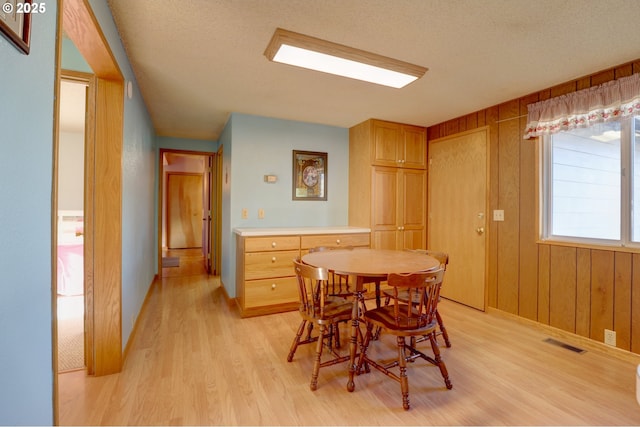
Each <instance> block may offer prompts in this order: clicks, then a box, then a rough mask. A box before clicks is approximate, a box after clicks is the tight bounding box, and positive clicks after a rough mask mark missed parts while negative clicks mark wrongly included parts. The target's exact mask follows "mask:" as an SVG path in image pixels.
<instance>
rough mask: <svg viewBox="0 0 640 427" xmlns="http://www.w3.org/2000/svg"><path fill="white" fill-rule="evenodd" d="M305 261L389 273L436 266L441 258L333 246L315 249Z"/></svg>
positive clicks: (368, 273) (375, 273)
mask: <svg viewBox="0 0 640 427" xmlns="http://www.w3.org/2000/svg"><path fill="white" fill-rule="evenodd" d="M302 261H303V262H304V263H306V264H309V265H313V266H314V267H323V268H326V269H328V270H333V271H336V272H340V273H345V274H350V275H354V276H386V275H388V274H390V273H412V272H414V271H423V270H430V269H432V268H436V267H438V266H439V265H440V263H439V262H438V260H437V259H435V258H433V257H431V256H429V255H425V254H423V253H418V252H411V251H394V250H389V249H369V248H354V249H333V250H328V251H319V252H311V253H309V254H307V255H304V256H303V257H302Z"/></svg>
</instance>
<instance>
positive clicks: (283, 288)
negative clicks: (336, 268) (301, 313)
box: [236, 229, 371, 317]
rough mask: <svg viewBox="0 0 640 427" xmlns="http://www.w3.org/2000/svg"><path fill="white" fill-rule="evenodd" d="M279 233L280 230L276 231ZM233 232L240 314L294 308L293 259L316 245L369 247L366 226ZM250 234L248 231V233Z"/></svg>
mask: <svg viewBox="0 0 640 427" xmlns="http://www.w3.org/2000/svg"><path fill="white" fill-rule="evenodd" d="M280 232H281V233H282V232H283V231H282V230H280ZM274 233H276V234H274V235H267V236H251V235H242V234H236V298H237V302H238V306H239V308H240V315H241V316H242V317H249V316H258V315H262V314H271V313H279V312H283V311H291V310H295V309H297V308H298V288H297V282H296V277H295V274H294V272H293V260H294V259H295V258H297V257H299V256H302V255H304V254H305V253H307V252H308V250H309V248H312V247H316V246H366V247H369V246H370V236H371V235H370V232H369V230H368V229H365V230H363V231H358V232H349V233H340V232H333V233H320V234H313V233H312V232H309V230H306V232H305V233H297V234H292V232H291V231H288V232H287V233H288V234H286V235H281V234H280V235H279V234H277V232H274ZM249 234H250V233H249Z"/></svg>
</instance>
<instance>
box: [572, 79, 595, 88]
mask: <svg viewBox="0 0 640 427" xmlns="http://www.w3.org/2000/svg"><path fill="white" fill-rule="evenodd" d="M590 87H591V77H583V78H581V79H578V80H576V90H582V89H588V88H590Z"/></svg>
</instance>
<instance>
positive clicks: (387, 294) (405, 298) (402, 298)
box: [382, 290, 420, 304]
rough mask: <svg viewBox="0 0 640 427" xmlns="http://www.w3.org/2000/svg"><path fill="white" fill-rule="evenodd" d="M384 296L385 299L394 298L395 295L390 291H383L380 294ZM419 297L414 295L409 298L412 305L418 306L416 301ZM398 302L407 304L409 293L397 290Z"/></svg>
mask: <svg viewBox="0 0 640 427" xmlns="http://www.w3.org/2000/svg"><path fill="white" fill-rule="evenodd" d="M382 293H383V294H384V296H385V297H386V298H395V295H394V294H393V292H392V291H389V290H384V291H383V292H382ZM418 298H419V295H417V294H414V295H413V298H411V299H412V300H413V301H411V302H412V303H413V304H418V303H419V302H420V301H418ZM398 300H399V301H401V302H404V303H407V302H409V292H407V291H406V290H399V291H398Z"/></svg>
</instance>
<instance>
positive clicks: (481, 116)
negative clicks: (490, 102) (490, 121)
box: [476, 109, 489, 127]
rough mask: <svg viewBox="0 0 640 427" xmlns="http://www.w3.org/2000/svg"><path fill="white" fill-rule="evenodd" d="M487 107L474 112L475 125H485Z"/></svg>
mask: <svg viewBox="0 0 640 427" xmlns="http://www.w3.org/2000/svg"><path fill="white" fill-rule="evenodd" d="M488 111H489V110H488V109H487V110H481V111H478V112H477V113H476V120H477V123H476V127H482V126H486V125H487V113H488Z"/></svg>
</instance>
